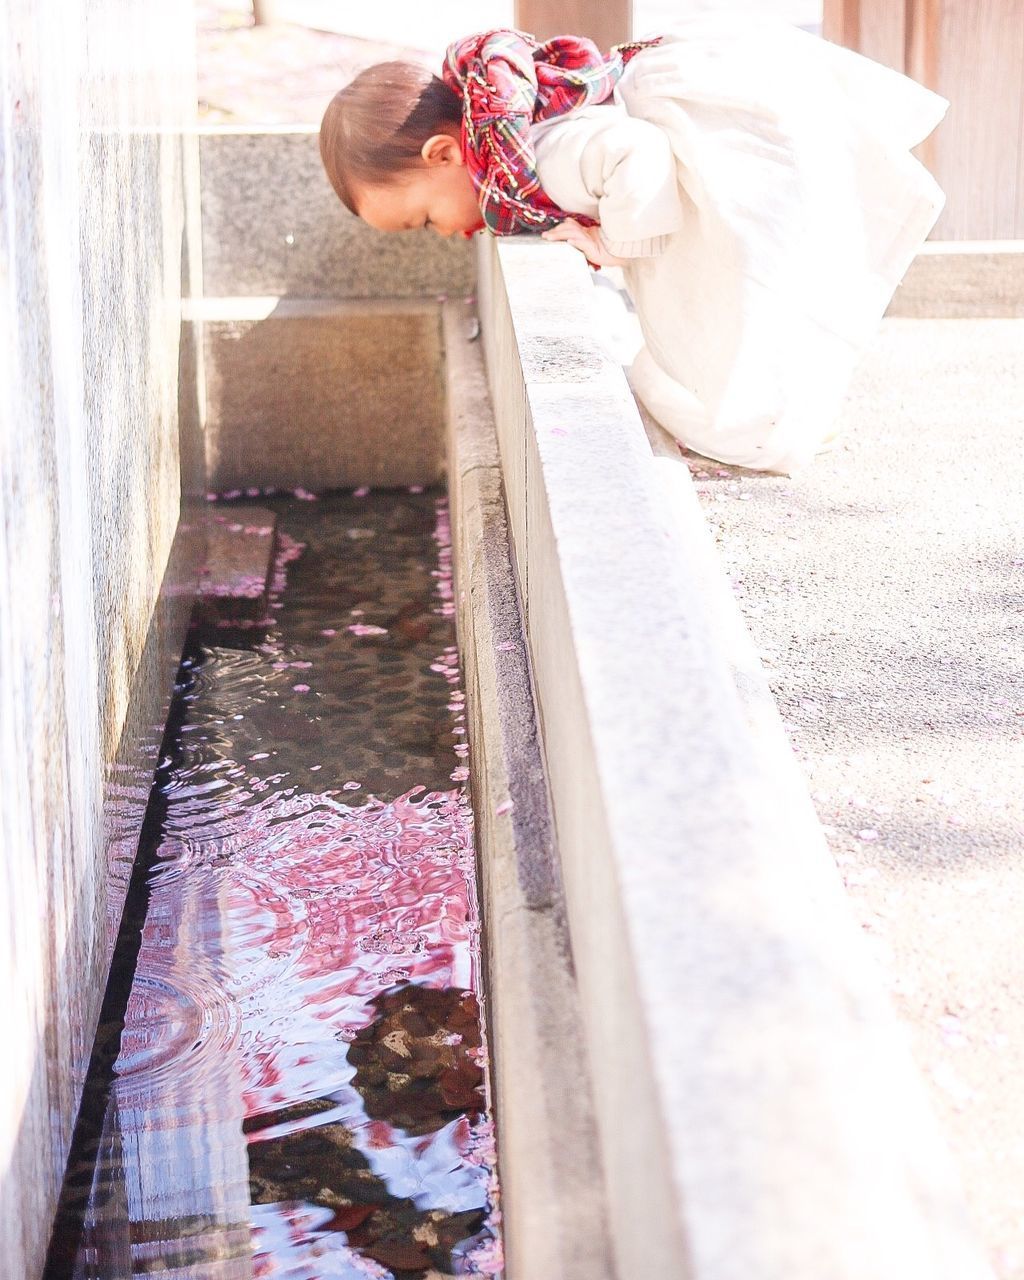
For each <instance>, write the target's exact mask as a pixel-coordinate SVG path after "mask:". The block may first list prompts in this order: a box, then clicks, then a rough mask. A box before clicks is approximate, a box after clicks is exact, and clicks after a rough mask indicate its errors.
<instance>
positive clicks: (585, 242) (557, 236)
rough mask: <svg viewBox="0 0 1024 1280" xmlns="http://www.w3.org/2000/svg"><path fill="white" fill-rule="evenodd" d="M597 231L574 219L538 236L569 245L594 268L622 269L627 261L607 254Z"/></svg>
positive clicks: (597, 229) (595, 228) (569, 219)
mask: <svg viewBox="0 0 1024 1280" xmlns="http://www.w3.org/2000/svg"><path fill="white" fill-rule="evenodd" d="M599 231H600V227H585V226H583V225H582V224H581V223H579V222H577V221H576V219H575V218H566V220H565V221H564V222H560V223H559V224H558V226H557V227H552V228H551V229H550V231H542V232H541V233H540V234H541V237H542V239H544V240H564V241H565V243H566V244H571V245H572V247H573V248H574V249H579V251H580V253H582V254H583V256H584V257H585V258H586V259H587V261H588V262H589V263H591V264H592V265H593V266H595V267H624V266H625V265H626V262H627V259H625V258H617V257H616V256H615V254H614V253H609V252H608V250H607V249H606V248H605V247H604V245H603V244H602V243H601V237H600V235H599V234H598V233H599Z"/></svg>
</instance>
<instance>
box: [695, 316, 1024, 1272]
mask: <svg viewBox="0 0 1024 1280" xmlns="http://www.w3.org/2000/svg"><path fill="white" fill-rule="evenodd" d="M1022 400H1024V320H1017V319H973V320H971V319H958V320H957V319H932V320H912V319H905V318H889V319H886V320H884V321H883V323H882V326H881V328H880V330H879V332H878V334H877V335H876V337H875V339H874V340H873V342H872V344H871V345H870V346H869V348H868V349H867V350H866V352H865V354H864V357H863V359H862V363H861V365H860V367H859V369H858V371H857V374H856V376H855V379H854V382H853V384H852V386H851V388H850V391H849V393H848V396H847V399H846V402H845V404H844V407H843V411H842V415H841V418H840V424H841V427H842V434H841V435H840V438H839V442H838V445H837V447H836V449H835V450H834V452H832V453H831V454H828V455H825V456H823V457H821V458H819V459H818V460H817V461H816V462H815V463H814V464H813V465H812V466H811V467H809V468H808V469H807V470H806V471H805V472H804V473H803V474H801V475H800V476H797V477H794V478H791V479H790V478H786V477H778V476H773V477H768V476H757V475H754V474H751V473H749V472H743V471H740V470H739V469H733V468H728V467H719V466H718V465H717V464H711V463H704V462H703V461H701V460H699V459H697V458H696V457H695V456H694V457H692V458H691V459H690V464H691V468H692V469H693V470H694V471H695V472H696V473H697V479H696V483H697V486H698V489H699V491H700V495H701V501H702V504H703V506H704V510H705V513H706V515H707V518H708V521H709V522H710V523H711V525H712V527H713V528H714V530H715V534H716V538H717V541H718V544H719V548H720V551H721V554H722V556H723V559H724V561H725V563H726V565H727V567H728V570H729V573H730V575H731V577H732V581H733V586H734V591H735V594H736V597H737V599H738V601H739V604H740V606H741V608H742V610H743V613H744V615H745V618H746V622H747V626H748V627H749V628H750V631H751V634H752V635H753V637H754V640H755V643H756V644H757V646H758V648H759V649H760V651H761V657H762V660H763V662H764V664H765V667H766V670H767V674H768V677H769V680H770V682H771V687H772V690H773V692H774V694H775V697H776V698H777V700H778V703H779V706H780V709H781V711H782V714H783V716H784V717H785V720H786V722H787V728H788V732H789V736H790V739H791V741H792V742H793V745H794V747H795V748H796V750H797V751H798V752H799V754H800V756H801V757H802V760H803V767H804V770H805V771H806V774H807V776H808V779H809V782H810V785H811V789H812V793H813V798H814V801H815V805H816V807H817V811H818V814H819V817H820V819H821V821H822V823H823V824H824V825H825V830H826V833H827V835H828V838H829V843H830V844H831V846H832V851H833V854H834V855H835V859H836V862H837V864H838V866H839V869H840V872H841V874H842V877H843V880H844V882H845V884H846V888H847V891H848V893H849V895H850V899H851V902H852V904H853V906H854V909H855V911H856V913H857V919H858V923H859V925H860V928H861V930H862V931H863V933H864V936H865V937H866V939H867V940H868V942H869V945H870V946H871V948H872V951H873V952H874V954H875V956H876V957H877V959H878V962H879V965H880V967H881V969H882V971H883V972H884V974H885V976H886V981H887V983H888V985H889V986H890V988H891V990H892V993H893V998H894V1000H895V1001H896V1004H897V1008H898V1010H899V1013H900V1015H901V1017H902V1019H903V1021H904V1023H905V1024H906V1026H907V1029H908V1032H909V1034H910V1035H911V1037H912V1042H913V1048H914V1053H915V1057H916V1059H917V1062H918V1064H919V1066H920V1069H921V1072H922V1075H923V1077H924V1079H925V1081H926V1085H927V1088H928V1091H929V1094H930V1096H931V1102H932V1105H933V1106H934V1108H935V1109H936V1112H937V1113H938V1115H939V1117H940V1119H941V1121H942V1123H943V1126H944V1128H945V1131H946V1133H947V1135H948V1137H949V1141H950V1143H951V1145H952V1147H953V1151H954V1154H955V1156H956V1158H957V1161H958V1163H959V1167H960V1170H961V1174H962V1178H963V1182H964V1185H965V1188H966V1191H967V1195H968V1202H969V1205H970V1208H971V1211H972V1214H973V1218H974V1222H975V1224H976V1226H977V1229H978V1231H979V1233H980V1235H981V1237H982V1238H983V1239H984V1241H985V1242H986V1244H987V1246H988V1250H989V1253H990V1256H991V1259H992V1264H993V1267H994V1269H995V1271H996V1274H997V1275H999V1276H1000V1277H1002V1280H1021V1278H1022V1277H1024V1085H1022V1081H1021V1072H1020V1063H1021V1060H1022V1056H1024V1000H1022V997H1021V992H1022V990H1024V945H1022V943H1021V927H1020V923H1021V917H1022V911H1024V872H1022V870H1021V850H1022V848H1024V785H1022V780H1024V611H1022V591H1021V579H1022V574H1024V525H1022V521H1021V513H1022V511H1024V466H1022V464H1021V403H1022Z"/></svg>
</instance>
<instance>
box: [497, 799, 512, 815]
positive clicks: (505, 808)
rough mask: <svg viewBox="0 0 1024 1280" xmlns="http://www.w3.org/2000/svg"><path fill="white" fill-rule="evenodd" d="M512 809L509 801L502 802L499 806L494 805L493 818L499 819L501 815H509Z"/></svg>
mask: <svg viewBox="0 0 1024 1280" xmlns="http://www.w3.org/2000/svg"><path fill="white" fill-rule="evenodd" d="M512 808H513V805H512V801H511V800H502V802H501V804H496V805H495V806H494V814H495V817H501V815H502V814H503V813H510V812H511V811H512Z"/></svg>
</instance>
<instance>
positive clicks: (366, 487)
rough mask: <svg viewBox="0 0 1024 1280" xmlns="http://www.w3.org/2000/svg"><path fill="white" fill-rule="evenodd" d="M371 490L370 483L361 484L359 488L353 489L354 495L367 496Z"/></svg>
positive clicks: (355, 496) (356, 496) (358, 496)
mask: <svg viewBox="0 0 1024 1280" xmlns="http://www.w3.org/2000/svg"><path fill="white" fill-rule="evenodd" d="M369 492H370V486H369V485H368V484H361V485H360V486H359V488H358V489H353V490H352V497H353V498H365V497H366V495H367V494H368V493H369Z"/></svg>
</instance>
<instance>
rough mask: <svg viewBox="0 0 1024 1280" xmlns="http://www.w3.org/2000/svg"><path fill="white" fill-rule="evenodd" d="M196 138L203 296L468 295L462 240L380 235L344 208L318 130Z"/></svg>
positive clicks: (231, 131) (215, 130) (469, 261)
mask: <svg viewBox="0 0 1024 1280" xmlns="http://www.w3.org/2000/svg"><path fill="white" fill-rule="evenodd" d="M339 87H340V86H339ZM199 141H200V156H201V164H202V176H203V196H202V199H203V275H204V289H205V293H206V296H207V297H218V296H225V297H227V296H234V295H240V294H246V295H249V294H252V295H261V294H277V295H281V296H290V297H296V298H420V297H436V295H437V294H440V293H444V294H450V295H451V296H452V297H455V296H462V295H464V294H466V293H470V292H471V291H472V288H473V253H472V246H471V245H470V244H469V243H468V242H467V241H466V240H464V239H462V238H461V237H453V238H452V239H450V240H445V239H443V238H442V237H440V236H438V235H437V234H436V233H435V232H433V231H408V232H403V233H401V234H395V233H391V234H385V233H383V232H380V231H374V230H373V229H372V228H370V227H367V226H366V225H365V224H364V223H362V222H361V221H360V220H359V219H358V218H357V217H355V216H354V215H353V214H351V213H349V212H348V210H347V209H346V208H345V206H344V205H343V204H342V203H341V201H340V200H339V199H338V197H337V196H336V195H335V194H334V192H333V191H332V190H331V186H330V183H329V182H328V181H327V175H326V174H325V173H324V169H323V165H322V164H321V162H320V152H319V146H318V142H317V128H316V127H313V126H308V127H303V126H277V127H274V126H267V127H264V128H254V127H253V128H246V127H241V126H228V125H208V126H205V127H203V128H202V129H201V130H200V140H199Z"/></svg>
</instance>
